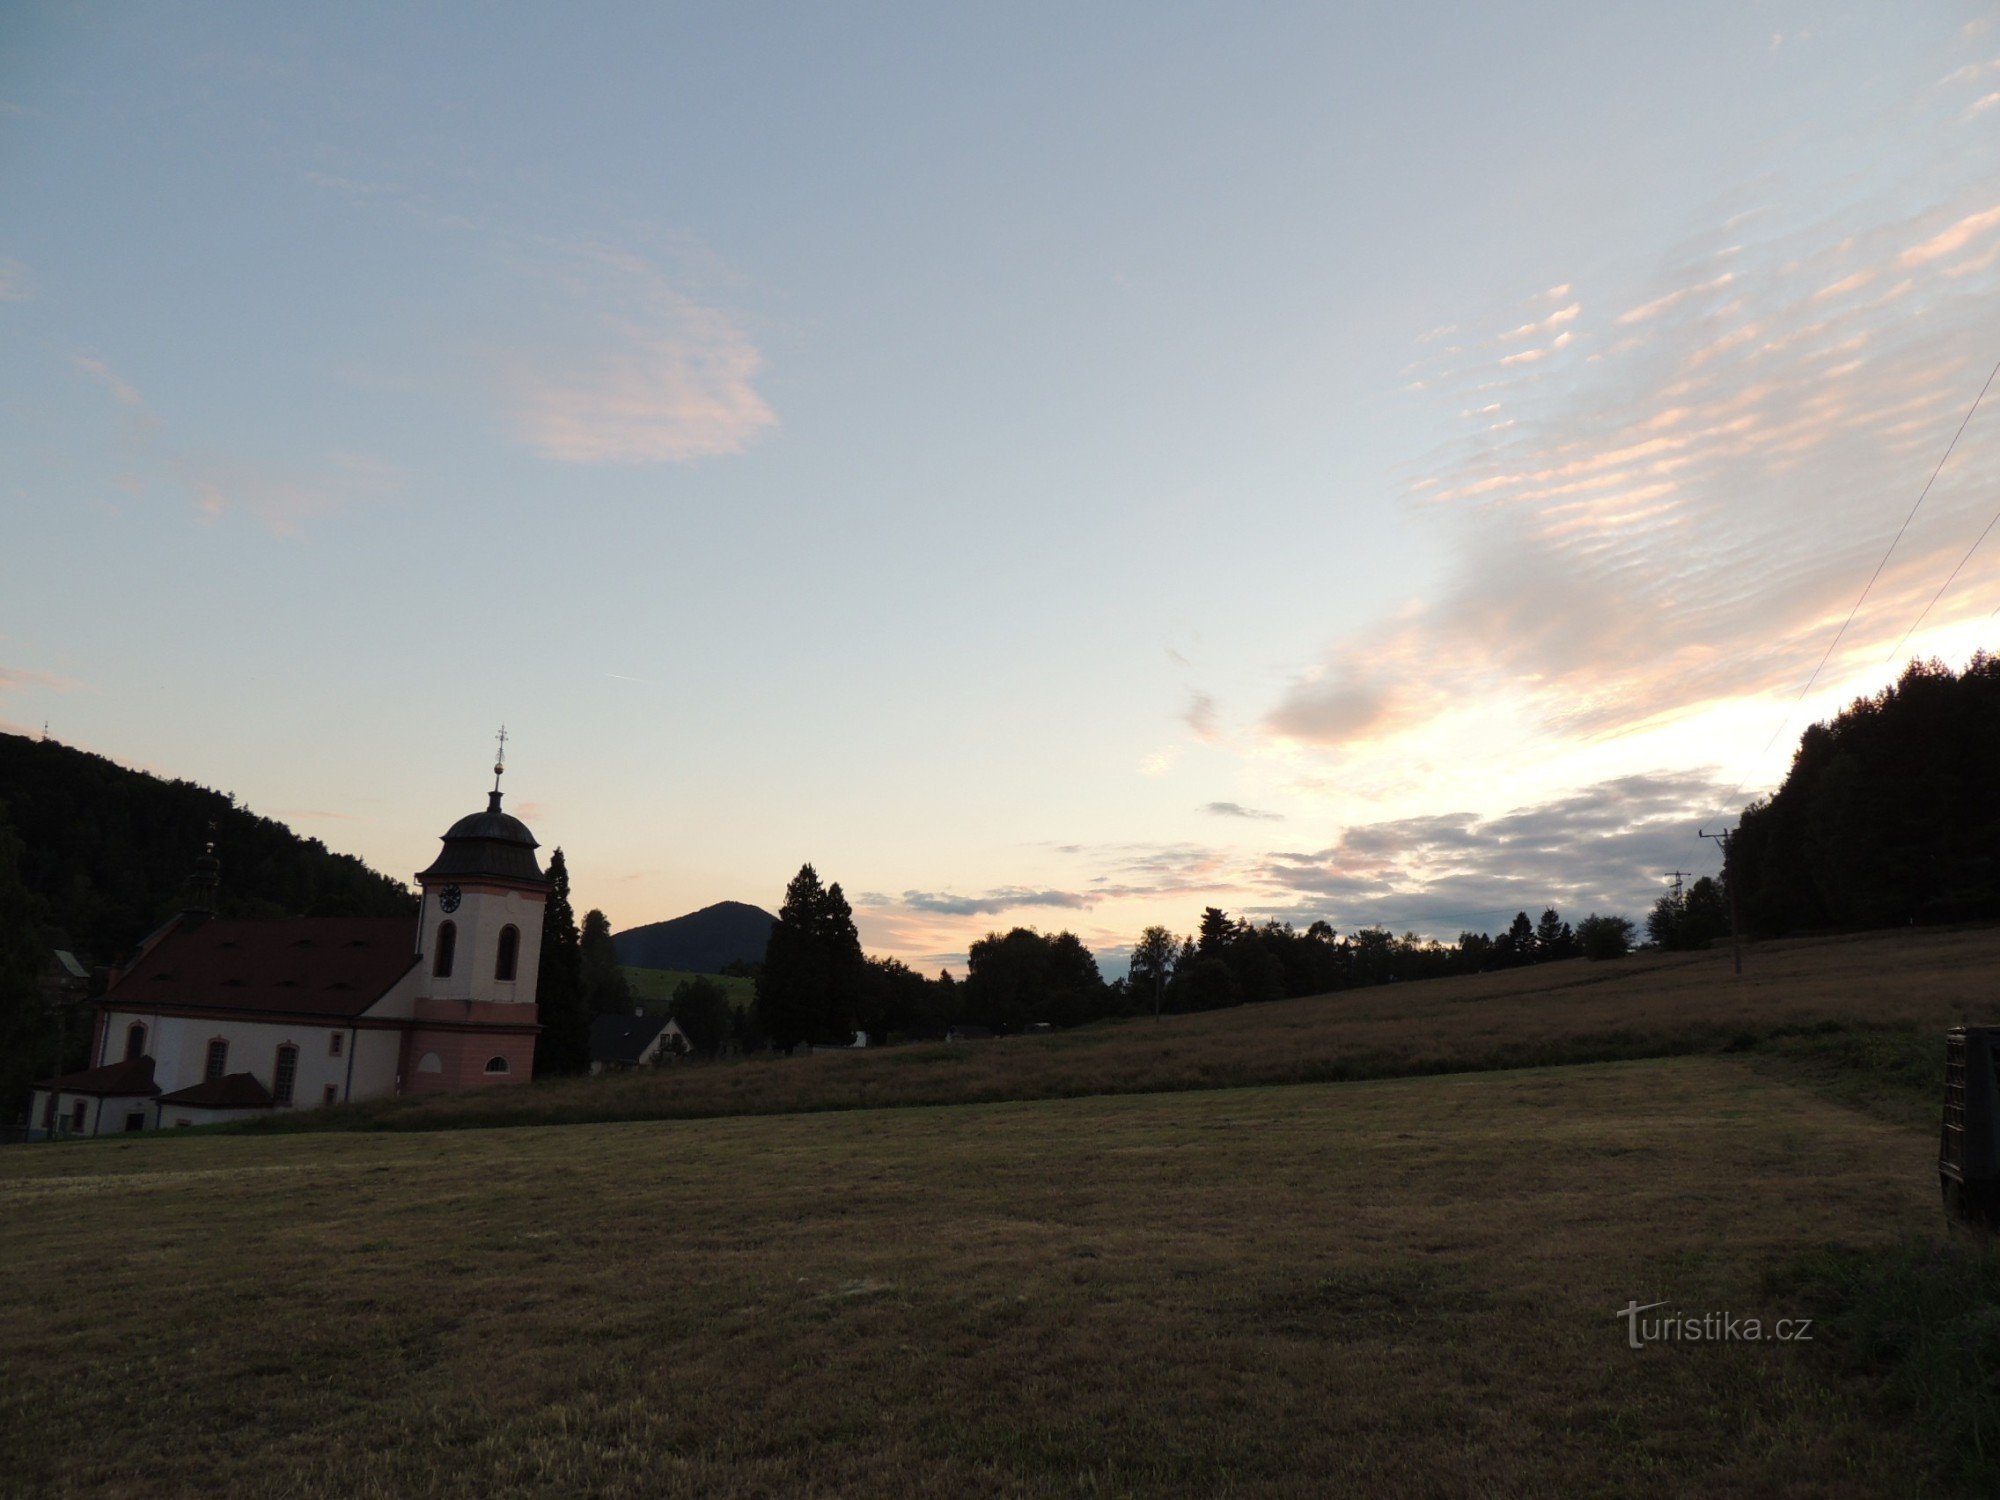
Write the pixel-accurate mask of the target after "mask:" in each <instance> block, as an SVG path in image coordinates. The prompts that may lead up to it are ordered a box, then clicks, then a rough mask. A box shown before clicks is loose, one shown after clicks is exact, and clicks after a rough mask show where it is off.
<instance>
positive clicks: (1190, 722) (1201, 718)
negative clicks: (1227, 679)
mask: <svg viewBox="0 0 2000 1500" xmlns="http://www.w3.org/2000/svg"><path fill="white" fill-rule="evenodd" d="M1181 721H1182V722H1183V723H1185V724H1186V725H1187V727H1188V728H1189V729H1191V730H1193V731H1194V735H1195V738H1196V739H1201V740H1213V739H1215V738H1216V737H1217V735H1218V734H1219V733H1220V727H1219V722H1218V720H1217V718H1216V712H1215V700H1214V699H1213V698H1211V697H1209V695H1208V694H1207V693H1195V694H1193V695H1192V696H1191V697H1190V698H1189V699H1188V706H1187V708H1186V710H1185V711H1184V712H1183V713H1182V714H1181Z"/></svg>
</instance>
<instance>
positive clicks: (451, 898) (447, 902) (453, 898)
mask: <svg viewBox="0 0 2000 1500" xmlns="http://www.w3.org/2000/svg"><path fill="white" fill-rule="evenodd" d="M463 894H464V893H463V892H461V891H460V890H459V888H458V887H457V886H455V885H448V886H446V887H445V888H444V889H443V890H441V891H439V892H438V905H439V906H442V907H443V908H444V909H445V910H446V911H457V910H458V903H459V898H460V897H461V896H462V895H463Z"/></svg>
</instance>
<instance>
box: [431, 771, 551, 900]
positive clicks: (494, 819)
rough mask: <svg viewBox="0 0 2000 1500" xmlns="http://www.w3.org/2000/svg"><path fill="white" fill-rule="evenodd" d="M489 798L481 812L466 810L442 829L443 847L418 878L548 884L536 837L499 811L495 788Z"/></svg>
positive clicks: (516, 819) (514, 819)
mask: <svg viewBox="0 0 2000 1500" xmlns="http://www.w3.org/2000/svg"><path fill="white" fill-rule="evenodd" d="M488 797H489V800H488V802H487V804H486V810H485V811H484V812H476V813H469V814H467V815H466V816H465V817H463V818H460V819H459V820H458V821H457V822H456V823H454V824H452V825H451V827H450V828H448V829H446V830H445V835H444V848H443V849H441V850H439V851H438V857H437V858H436V859H434V860H432V861H431V867H430V868H429V869H428V870H420V871H418V872H417V879H418V880H422V881H437V880H468V879H480V878H485V879H491V880H511V881H516V882H526V883H529V884H533V885H543V884H546V883H547V880H546V877H545V876H543V874H542V867H541V864H540V862H539V861H538V860H536V858H535V849H536V847H537V846H536V844H535V836H534V835H533V834H532V833H530V832H528V825H527V824H526V823H523V822H522V821H521V820H520V819H519V818H517V817H515V816H514V815H513V814H512V813H504V812H502V811H501V810H500V792H499V789H498V788H495V789H494V790H493V791H492V792H491V793H489V794H488Z"/></svg>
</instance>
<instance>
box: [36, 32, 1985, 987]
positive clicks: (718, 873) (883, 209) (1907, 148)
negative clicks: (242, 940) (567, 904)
mask: <svg viewBox="0 0 2000 1500" xmlns="http://www.w3.org/2000/svg"><path fill="white" fill-rule="evenodd" d="M1997 292H2000V12H1996V10H1995V9H1994V8H1993V7H1989V6H1970V5H1954V4H1945V3H1940V4H1932V5H1924V6H1884V5H1880V4H1874V3H1869V4H1852V5H1838V4H1791V3H1755V0H1751V3H1735V4H1703V3H1698V0H1691V3H1688V4H1683V5H1675V6H1606V5H1602V4H1589V3H1584V4H1575V5H1562V4H1546V5H1535V6H1528V5H1520V6H1483V5H1482V6H1470V5H1467V6H1457V7H1452V6H1442V5H1424V4H1379V5H1371V4H1355V5H1348V6H1327V5H1324V4H1303V5H1288V4H1260V5H1252V6H1242V5H1232V6H1223V5H1192V4H1160V3H1147V4H1110V3H1107V4H1103V5H1095V6H1089V7H1078V6H1071V5H1034V4H1022V5H1008V6H994V7H972V6H892V5H860V4H857V5H849V6H837V7H836V6H806V5H801V4H792V5H759V4H754V3H746V4H740V5H730V6H667V5H653V4H646V5H636V4H635V5H614V4H605V5H592V6H583V7H576V6H555V5H518V4H514V5H510V4H496V5H471V4H463V5H428V4H421V3H414V4H412V3H399V4H394V5H371V4H365V3H356V4H350V5H344V6H340V7H290V6H287V7H273V6H263V5H249V4H244V5H219V4H148V5H136V4H123V5H120V4H40V3H33V0H28V3H16V4H11V5H9V6H7V7H6V8H5V10H4V12H0V454H3V455H4V463H0V729H6V730H10V731H13V732H24V733H34V734H40V733H42V732H43V726H44V725H45V724H46V726H47V733H48V734H49V735H50V736H51V737H53V738H55V739H58V740H61V741H62V742H64V743H66V744H71V745H75V746H79V747H81V748H84V749H88V750H91V751H95V752H97V753H100V754H103V755H107V756H110V757H112V758H113V759H115V760H118V761H120V762H122V763H124V764H127V765H131V766H136V767H141V768H144V769H147V770H151V771H155V772H158V773H160V774H163V775H169V776H176V777H184V778H186V779H189V780H192V781H197V782H200V783H203V784H206V785H210V786H214V787H217V788H219V789H222V790H226V791H230V792H232V793H234V794H235V795H236V797H237V798H238V799H239V801H241V802H242V803H244V804H246V805H247V806H249V807H250V808H251V809H253V810H254V811H256V812H259V813H263V814H265V815H268V816H271V817H275V818H280V819H283V820H284V821H286V822H288V823H290V824H291V825H292V826H293V827H294V828H296V829H297V830H298V831H300V832H301V833H303V834H307V835H310V836H312V837H316V838H319V839H321V840H323V841H324V842H325V843H327V844H328V845H329V846H331V847H333V848H335V849H339V850H344V851H347V852H351V853H355V854H358V855H360V856H361V857H363V858H364V859H366V860H368V861H369V862H370V863H371V864H372V865H374V866H375V867H376V868H378V869H381V870H384V871H386V872H389V873H391V874H394V875H396V876H398V877H399V878H400V877H407V876H408V875H409V874H410V873H411V872H413V871H415V870H416V869H418V868H420V867H422V866H423V865H424V864H426V863H427V862H428V861H429V859H430V857H431V855H432V853H433V852H434V851H435V849H436V843H435V839H436V837H437V835H438V834H439V833H440V832H442V831H443V829H444V828H445V827H446V826H447V825H448V824H449V823H450V822H452V821H453V820H454V819H456V818H457V817H458V816H460V815H461V814H463V813H465V812H468V811H471V810H474V809H476V808H478V807H480V806H482V805H483V797H484V791H485V788H486V786H487V785H488V783H489V780H490V772H489V767H490V763H491V760H492V756H493V748H494V739H493V736H494V733H495V731H496V730H497V729H498V728H499V726H501V725H502V724H504V725H505V726H506V730H507V734H508V741H507V762H508V770H507V775H506V786H507V789H508V806H509V808H510V809H511V810H513V811H515V812H517V813H519V814H520V815H521V816H522V817H524V818H525V819H526V820H527V821H528V822H529V824H530V825H531V827H532V828H533V830H534V832H535V834H536V836H537V837H538V838H539V839H540V841H541V843H542V845H543V846H544V852H545V853H546V851H547V850H549V849H552V848H554V847H558V846H559V847H561V848H562V849H563V850H564V851H565V856H566V859H567V862H568V864H569V866H570V869H571V872H572V879H573V881H574V886H575V898H576V900H577V902H578V905H579V908H580V909H581V908H585V907H593V906H594V907H600V908H602V909H603V910H604V911H605V912H606V913H607V914H608V915H609V916H610V918H611V920H612V922H613V925H614V926H616V927H621V928H622V927H626V926H632V925H637V924H640V923H643V922H648V921H655V920H661V919H664V918H668V917H672V916H676V915H679V914H680V913H682V912H685V911H689V910H692V909H694V908H697V907H700V906H704V905H707V904H709V903H710V902H714V901H720V900H740V901H749V902H754V903H757V904H759V905H762V906H764V907H766V908H768V909H772V910H775V909H776V908H777V906H778V904H779V902H780V901H781V900H782V896H783V891H784V886H785V883H786V881H787V880H788V879H789V877H790V876H791V875H792V873H793V872H794V871H795V870H796V869H797V868H798V867H799V865H800V864H801V863H802V862H805V861H811V862H813V863H814V865H815V866H816V867H817V869H818V870H819V872H820V874H821V875H822V876H823V877H824V878H826V879H828V880H837V881H839V882H841V884H842V886H843V888H844V889H845V891H846V892H847V893H848V895H849V897H850V899H851V900H852V901H853V903H854V905H855V908H856V917H857V921H858V923H859V926H860V929H861V934H862V938H863V941H864V943H865V944H866V945H867V947H868V948H869V949H870V951H872V952H877V953H888V954H894V955H896V956H899V957H901V958H904V959H905V960H907V961H909V962H911V963H913V964H915V965H917V966H919V967H922V968H925V969H934V968H937V967H940V966H947V965H948V966H951V967H952V968H954V969H956V970H959V971H961V972H962V969H963V964H964V958H965V954H966V951H967V949H968V947H969V945H970V944H971V943H972V942H973V941H975V940H976V939H977V938H978V937H979V936H981V935H982V934H984V933H985V932H988V931H992V930H1005V929H1006V928H1008V927H1011V926H1016V925H1028V926H1036V927H1040V928H1042V929H1043V930H1056V929H1059V928H1067V929H1069V930H1072V931H1075V932H1076V933H1078V935H1079V936H1081V937H1082V938H1083V939H1084V940H1085V942H1086V943H1088V944H1089V945H1090V946H1091V947H1092V948H1093V949H1094V950H1095V951H1096V952H1097V953H1098V955H1099V956H1100V959H1101V960H1102V961H1103V963H1104V966H1105V968H1106V970H1107V972H1117V971H1118V970H1119V969H1120V968H1122V963H1123V957H1124V953H1125V950H1126V949H1128V948H1129V946H1130V944H1131V942H1132V941H1133V939H1134V938H1135V937H1136V936H1137V935H1138V933H1139V931H1140V930H1141V929H1142V928H1143V927H1145V926H1146V925H1149V924H1152V923H1159V924H1162V925H1165V926H1167V927H1169V928H1171V929H1172V930H1174V931H1177V932H1185V931H1188V930H1191V929H1192V928H1193V927H1194V926H1195V925H1196V923H1197V921H1198V919H1199V916H1200V912H1201V910H1202V908H1203V907H1205V906H1208V905H1216V906H1220V907H1223V908H1224V909H1226V910H1228V911H1230V912H1232V913H1238V914H1245V915H1248V916H1250V917H1252V918H1254V919H1256V920H1260V921H1261V920H1265V919H1269V918H1279V919H1283V920H1289V921H1293V922H1296V923H1299V924H1301V925H1303V924H1304V923H1307V922H1310V921H1312V920H1314V919H1318V918H1324V919H1325V920H1328V921H1330V922H1332V923H1333V924H1334V925H1335V926H1336V927H1337V928H1340V929H1341V930H1343V931H1349V930H1353V929H1354V928H1357V927H1360V926H1363V925H1366V924H1371V923H1377V922H1380V923H1386V924H1388V925H1390V926H1391V927H1393V928H1395V929H1396V930H1397V931H1399V932H1400V931H1404V930H1414V931H1417V932H1419V933H1424V934H1435V935H1437V936H1439V937H1441V938H1444V939H1446V940H1449V939H1451V938H1453V937H1455V936H1456V934H1457V933H1458V932H1459V931H1460V930H1461V929H1466V928H1470V929H1475V930H1493V929H1497V928H1500V927H1503V926H1505V925H1506V923H1507V921H1508V919H1509V918H1510V917H1511V916H1512V914H1513V913H1514V912H1515V911H1516V910H1521V909H1526V910H1528V911H1529V913H1530V915H1531V916H1532V915H1538V914H1539V912H1540V911H1541V909H1542V908H1544V907H1545V906H1548V905H1554V906H1556V907H1557V908H1558V909H1559V910H1560V911H1561V912H1562V913H1563V914H1564V915H1565V916H1568V917H1570V918H1572V920H1574V919H1578V918H1581V917H1582V916H1583V915H1584V914H1586V913H1587V912H1591V911H1599V912H1622V913H1624V914H1627V915H1631V916H1633V917H1635V918H1638V917H1643V915H1644V912H1645V910H1646V909H1647V907H1649V906H1650V905H1651V903H1652V901H1653V900H1654V899H1655V898H1656V897H1657V895H1658V894H1659V892H1660V891H1661V890H1662V889H1663V888H1664V876H1665V872H1667V871H1670V870H1676V869H1678V870H1685V871H1689V872H1692V873H1696V874H1700V873H1708V872H1711V871H1713V870H1714V869H1715V868H1716V867H1717V863H1718V859H1717V855H1716V853H1715V850H1714V846H1713V845H1712V844H1711V843H1707V842H1704V841H1703V840H1702V839H1701V838H1700V837H1699V836H1698V835H1699V834H1700V832H1701V831H1702V830H1703V829H1707V830H1710V831H1713V830H1714V829H1716V828H1718V827H1726V826H1728V825H1729V824H1730V822H1732V821H1733V817H1734V814H1735V813H1736V812H1737V811H1738V810H1740V809H1741V807H1742V806H1743V805H1744V804H1745V803H1747V802H1748V801H1750V800H1751V799H1752V798H1754V797H1757V796H1759V795H1763V794H1766V793H1768V792H1769V791H1770V790H1771V789H1772V788H1773V787H1775V786H1776V785H1777V783H1778V782H1779V781H1780V780H1781V779H1782V777H1783V775H1784V771H1785V768H1786V766H1787V765H1788V763H1789V758H1790V754H1791V751H1792V749H1793V748H1794V747H1795V745H1796V742H1797V736H1798V733H1799V731H1800V730H1801V729H1802V728H1803V727H1804V726H1805V725H1806V724H1808V723H1811V722H1813V721H1814V720H1815V719H1823V718H1825V717H1827V716H1828V715H1830V714H1831V713H1833V712H1836V711H1837V710H1838V709H1839V708H1840V707H1841V706H1842V705H1843V704H1844V703H1846V702H1848V701H1850V700H1851V699H1852V698H1853V697H1855V696H1856V695H1858V694H1862V693H1868V692H1873V691H1875V690H1878V689H1879V688H1880V687H1882V686H1883V685H1885V684H1886V683H1888V682H1890V681H1892V680H1893V679H1894V677H1895V676H1896V675H1897V672H1898V670H1899V668H1900V665H1901V664H1902V663H1904V662H1906V661H1907V660H1909V659H1910V658H1911V657H1913V656H1923V657H1929V656H1936V657H1939V658H1941V659H1943V660H1945V661H1947V662H1949V663H1952V664H1954V665H1956V664H1960V663H1962V662H1963V661H1965V660H1966V659H1967V658H1968V657H1969V656H1970V655H1971V653H1972V652H1973V651H1974V650H1976V649H1979V648H1981V647H1992V646H1994V645H1995V644H1996V642H2000V618H1996V607H2000V539H1988V540H1987V541H1986V542H1985V544H1984V545H1975V544H1976V543H1977V542H1978V541H1979V539H1980V538H1981V537H1982V535H1983V529H1984V528H1985V527H1987V526H1988V525H1989V524H1990V523H1991V522H1992V520H1993V517H1994V507H1995V505H1996V503H2000V484H1996V483H1995V480H1996V479H2000V394H1996V395H1995V397H1994V398H1993V401H1992V404H1991V405H1990V406H1981V407H1980V408H1979V409H1978V410H1976V411H1973V407H1974V402H1975V399H1976V398H1978V397H1979V395H1980V393H1981V390H1982V388H1983V386H1984V383H1985V381H1986V380H1987V378H1988V376H1989V373H1990V372H1991V371H1992V370H1993V368H1994V366H1995V362H1996V361H2000V296H1997V295H1996V293H1997ZM1968 411H1973V415H1972V416H1971V419H1970V420H1969V421H1968V420H1967V413H1968ZM1961 424H1963V430H1962V434H1961V433H1960V428H1961ZM1955 435H1956V436H1955ZM1954 442H1955V446H1954ZM1947 450H1949V454H1950V456H1949V459H1948V461H1947V462H1945V463H1944V465H1943V467H1942V468H1941V469H1940V468H1939V467H1938V465H1939V461H1940V459H1941V458H1943V457H1944V456H1945V454H1946V453H1947ZM1934 470H1936V471H1937V472H1936V478H1935V482H1934V483H1931V484H1930V485H1929V488H1928V489H1926V483H1927V481H1930V480H1931V478H1932V474H1933V471H1934ZM1920 497H1921V503H1919V500H1920ZM1913 508H1914V509H1913ZM1906 521H1907V523H1908V524H1907V528H1906V529H1904V530H1902V531H1901V533H1900V535H1899V527H1903V526H1904V523H1905V522H1906ZM1892 541H1893V542H1894V547H1893V550H1891V543H1892ZM1885 553H1886V554H1887V561H1886V563H1884V562H1883V559H1884V556H1885ZM1878 564H1879V565H1880V571H1879V575H1877V574H1876V569H1877V567H1878ZM1954 569H1957V571H1956V573H1955V574H1954ZM1871 577H1872V579H1873V581H1872V582H1871ZM1947 581H1949V587H1946V586H1945V585H1946V584H1947ZM1864 588H1865V589H1866V596H1865V599H1864V598H1863V592H1864ZM1857 600H1861V601H1862V602H1861V603H1860V607H1859V608H1858V609H1857V608H1856V607H1855V606H1856V601H1857ZM1927 606H1928V607H1927ZM1850 612H1852V620H1851V623H1846V624H1845V628H1844V629H1843V622H1846V621H1847V620H1848V616H1849V614H1850ZM1822 662H1823V665H1822ZM4 795H5V789H4V788H0V797H4ZM225 878H226V872H225Z"/></svg>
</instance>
